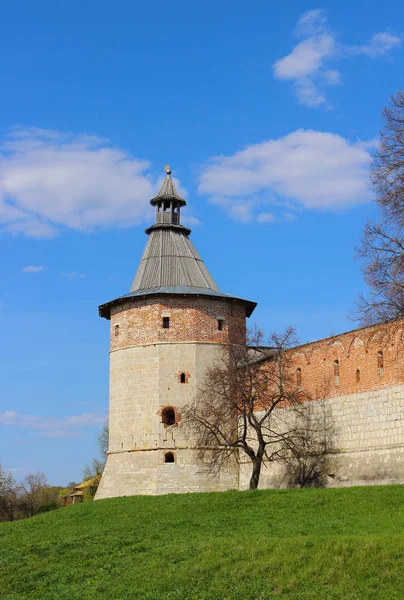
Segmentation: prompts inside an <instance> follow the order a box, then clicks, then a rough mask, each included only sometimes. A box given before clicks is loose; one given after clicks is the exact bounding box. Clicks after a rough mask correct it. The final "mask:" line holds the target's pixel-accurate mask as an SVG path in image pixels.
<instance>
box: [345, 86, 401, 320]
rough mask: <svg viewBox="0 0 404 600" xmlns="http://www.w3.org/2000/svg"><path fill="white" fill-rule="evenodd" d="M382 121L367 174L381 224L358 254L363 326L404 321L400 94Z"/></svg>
mask: <svg viewBox="0 0 404 600" xmlns="http://www.w3.org/2000/svg"><path fill="white" fill-rule="evenodd" d="M382 117H383V123H384V126H383V130H382V131H381V144H380V146H379V148H378V149H377V151H376V152H375V155H374V160H373V164H372V170H371V181H372V184H373V185H374V188H375V191H376V201H377V204H378V206H379V209H380V214H381V219H380V222H379V223H373V222H368V223H367V225H366V227H365V230H364V233H363V237H362V240H361V243H360V245H359V246H358V247H357V248H356V254H357V256H358V257H359V258H361V259H363V260H364V266H363V268H362V272H363V274H364V279H365V282H366V283H367V284H368V286H369V288H370V289H369V293H368V295H364V294H362V295H361V296H360V297H359V300H358V303H357V311H356V313H355V315H354V316H355V317H356V318H359V319H360V320H361V321H362V323H363V324H365V325H369V324H373V323H376V322H378V321H386V320H390V319H395V318H399V317H402V316H404V236H403V225H404V92H402V91H400V92H398V93H397V94H396V96H394V97H392V98H391V104H390V106H388V107H385V108H384V109H383V111H382Z"/></svg>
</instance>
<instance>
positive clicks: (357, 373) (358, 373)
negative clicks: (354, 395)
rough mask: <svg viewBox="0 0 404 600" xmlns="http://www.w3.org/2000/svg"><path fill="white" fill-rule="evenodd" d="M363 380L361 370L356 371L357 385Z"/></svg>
mask: <svg viewBox="0 0 404 600" xmlns="http://www.w3.org/2000/svg"><path fill="white" fill-rule="evenodd" d="M360 380H361V372H360V371H359V369H356V371H355V381H356V383H359V382H360Z"/></svg>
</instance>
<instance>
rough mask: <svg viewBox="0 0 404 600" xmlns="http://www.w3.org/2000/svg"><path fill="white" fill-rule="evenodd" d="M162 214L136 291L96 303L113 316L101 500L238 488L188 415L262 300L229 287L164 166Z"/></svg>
mask: <svg viewBox="0 0 404 600" xmlns="http://www.w3.org/2000/svg"><path fill="white" fill-rule="evenodd" d="M166 173H167V176H166V179H165V181H164V183H163V185H162V187H161V189H160V191H159V193H158V194H157V196H156V197H155V198H153V199H152V200H151V201H150V202H151V204H152V205H153V206H155V208H156V222H155V224H154V225H152V226H151V227H149V228H148V229H147V230H146V233H147V234H148V236H149V237H148V241H147V244H146V247H145V250H144V253H143V256H142V258H141V261H140V264H139V267H138V270H137V273H136V275H135V278H134V280H133V284H132V287H131V289H130V292H129V294H126V295H125V296H121V297H120V298H117V299H116V300H112V301H111V302H108V303H106V304H103V305H101V306H100V307H99V313H100V316H101V317H104V318H106V319H109V320H110V406H109V451H108V459H107V463H106V466H105V470H104V473H103V476H102V479H101V483H100V486H99V488H98V492H97V496H96V497H97V499H99V498H107V497H115V496H131V495H135V494H165V493H171V492H191V491H212V490H225V489H230V488H235V487H238V473H236V472H227V473H224V474H222V475H221V476H220V477H218V478H217V477H215V478H214V477H212V476H209V475H208V474H207V473H206V471H205V470H204V469H203V468H202V467H201V465H199V464H198V461H197V460H196V456H195V451H194V449H193V447H192V441H191V440H189V439H188V438H187V433H186V431H185V428H184V427H183V426H182V424H181V409H182V407H184V406H185V405H186V404H190V403H191V402H192V401H193V399H194V398H195V397H196V394H197V390H198V388H199V387H200V386H201V384H202V382H203V379H204V376H205V373H206V371H207V369H208V368H209V367H210V366H211V365H212V364H213V363H214V362H215V361H216V360H217V359H218V356H219V353H220V351H221V349H222V348H223V345H224V344H226V345H227V344H229V343H230V344H244V343H245V336H246V317H249V316H250V315H251V313H252V311H253V310H254V308H255V306H256V304H255V303H254V302H250V301H248V300H243V299H241V298H236V297H234V296H230V295H228V294H224V293H222V292H221V291H220V290H219V288H218V287H217V285H216V284H215V282H214V281H213V279H212V277H211V275H210V274H209V272H208V271H207V269H206V267H205V265H204V264H203V262H202V260H201V258H200V257H199V255H198V253H197V252H196V250H195V248H194V246H193V245H192V242H191V241H190V239H189V234H190V233H191V231H190V230H189V229H187V228H186V227H184V226H183V225H181V223H180V210H181V208H182V207H183V206H185V205H186V202H185V200H184V199H183V198H181V197H180V196H179V195H178V193H177V191H176V189H175V186H174V183H173V181H172V179H171V171H170V169H169V167H166Z"/></svg>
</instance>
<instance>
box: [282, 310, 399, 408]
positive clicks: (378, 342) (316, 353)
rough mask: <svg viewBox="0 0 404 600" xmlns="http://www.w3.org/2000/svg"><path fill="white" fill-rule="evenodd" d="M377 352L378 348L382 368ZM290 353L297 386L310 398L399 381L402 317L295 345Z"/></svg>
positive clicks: (369, 388)
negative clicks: (298, 375)
mask: <svg viewBox="0 0 404 600" xmlns="http://www.w3.org/2000/svg"><path fill="white" fill-rule="evenodd" d="M379 352H382V360H383V369H382V370H381V368H380V358H379V357H378V353H379ZM290 354H291V357H292V359H293V363H294V367H295V368H296V369H298V368H300V369H301V377H302V383H301V387H302V388H303V389H305V390H307V391H308V392H309V394H310V395H311V396H312V397H313V398H320V397H324V398H327V397H328V398H330V397H334V396H341V395H348V394H355V393H359V392H366V391H370V390H376V389H379V388H382V387H389V386H393V385H397V384H401V383H404V321H401V322H395V323H393V324H382V325H376V326H372V327H365V328H363V329H356V330H354V331H350V332H348V333H343V334H341V335H338V336H335V337H331V338H327V339H324V340H319V341H317V342H312V343H310V344H305V345H304V346H299V347H298V348H295V349H293V350H290ZM336 360H337V361H338V362H339V384H338V385H337V383H336V381H335V375H334V362H335V361H336ZM357 371H359V377H358V376H357V374H356V372H357ZM358 378H359V380H358Z"/></svg>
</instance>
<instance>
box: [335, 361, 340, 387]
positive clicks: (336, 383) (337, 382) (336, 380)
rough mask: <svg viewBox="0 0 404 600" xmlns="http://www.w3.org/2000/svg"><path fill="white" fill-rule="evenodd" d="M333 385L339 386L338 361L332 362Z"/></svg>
mask: <svg viewBox="0 0 404 600" xmlns="http://www.w3.org/2000/svg"><path fill="white" fill-rule="evenodd" d="M334 383H335V385H339V360H334Z"/></svg>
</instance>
